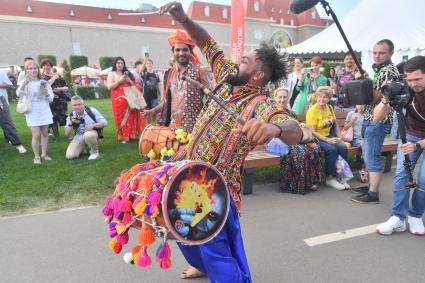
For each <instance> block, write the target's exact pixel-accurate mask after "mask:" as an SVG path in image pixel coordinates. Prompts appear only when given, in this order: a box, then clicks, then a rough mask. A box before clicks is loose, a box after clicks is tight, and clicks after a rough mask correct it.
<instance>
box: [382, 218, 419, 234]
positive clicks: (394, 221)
mask: <svg viewBox="0 0 425 283" xmlns="http://www.w3.org/2000/svg"><path fill="white" fill-rule="evenodd" d="M422 227H423V224H422ZM394 231H395V232H404V231H406V220H405V219H404V220H401V219H400V218H398V217H397V216H391V217H390V219H388V220H387V221H386V222H384V223H381V224H379V225H378V226H377V227H376V233H378V234H381V235H391V234H392V233H393V232H394Z"/></svg>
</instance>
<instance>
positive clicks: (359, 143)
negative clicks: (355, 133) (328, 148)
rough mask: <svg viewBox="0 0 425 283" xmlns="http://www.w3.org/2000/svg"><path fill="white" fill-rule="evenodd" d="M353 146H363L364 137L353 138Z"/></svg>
mask: <svg viewBox="0 0 425 283" xmlns="http://www.w3.org/2000/svg"><path fill="white" fill-rule="evenodd" d="M350 144H351V146H352V147H361V146H362V139H360V138H353V140H352V141H351V142H350Z"/></svg>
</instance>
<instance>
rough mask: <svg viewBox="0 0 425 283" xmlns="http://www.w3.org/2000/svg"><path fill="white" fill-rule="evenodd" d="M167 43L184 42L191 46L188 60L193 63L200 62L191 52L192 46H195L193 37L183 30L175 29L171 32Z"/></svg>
mask: <svg viewBox="0 0 425 283" xmlns="http://www.w3.org/2000/svg"><path fill="white" fill-rule="evenodd" d="M168 43H169V44H170V46H174V45H176V44H186V45H189V46H191V47H192V56H191V57H190V61H192V62H193V63H195V64H201V61H200V60H199V58H198V56H196V54H195V53H194V52H193V48H194V47H195V42H194V41H193V39H192V38H191V37H190V36H189V35H188V34H187V33H186V32H185V31H182V30H180V29H177V30H175V31H174V32H173V33H172V34H170V35H169V36H168Z"/></svg>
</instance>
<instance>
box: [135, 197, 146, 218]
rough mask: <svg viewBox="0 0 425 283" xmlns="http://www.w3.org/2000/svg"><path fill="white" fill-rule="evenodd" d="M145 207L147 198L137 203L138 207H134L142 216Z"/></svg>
mask: <svg viewBox="0 0 425 283" xmlns="http://www.w3.org/2000/svg"><path fill="white" fill-rule="evenodd" d="M145 207H146V199H142V200H141V201H140V202H139V203H138V204H137V205H136V207H135V208H134V212H135V213H136V214H137V215H140V216H142V215H143V210H144V209H145Z"/></svg>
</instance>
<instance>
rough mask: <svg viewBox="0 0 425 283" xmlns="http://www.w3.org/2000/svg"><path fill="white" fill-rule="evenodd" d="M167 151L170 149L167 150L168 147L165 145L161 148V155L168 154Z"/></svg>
mask: <svg viewBox="0 0 425 283" xmlns="http://www.w3.org/2000/svg"><path fill="white" fill-rule="evenodd" d="M167 152H168V150H167V148H166V147H163V148H162V149H161V155H162V156H167Z"/></svg>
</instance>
